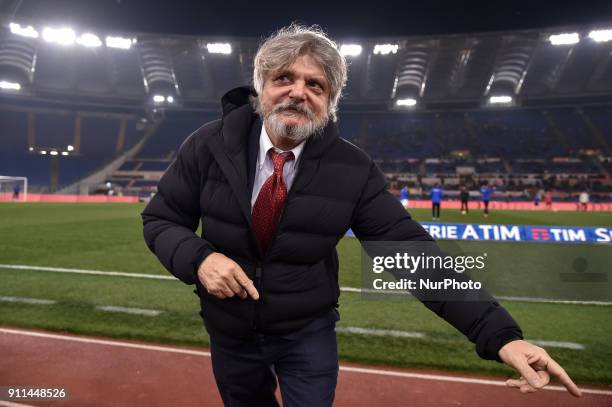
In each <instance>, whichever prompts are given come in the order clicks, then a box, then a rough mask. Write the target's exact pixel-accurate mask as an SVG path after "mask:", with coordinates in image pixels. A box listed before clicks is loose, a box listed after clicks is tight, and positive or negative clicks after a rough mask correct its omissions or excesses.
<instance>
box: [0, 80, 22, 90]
mask: <svg viewBox="0 0 612 407" xmlns="http://www.w3.org/2000/svg"><path fill="white" fill-rule="evenodd" d="M0 89H2V90H17V91H18V90H20V89H21V84H19V83H17V82H9V81H0Z"/></svg>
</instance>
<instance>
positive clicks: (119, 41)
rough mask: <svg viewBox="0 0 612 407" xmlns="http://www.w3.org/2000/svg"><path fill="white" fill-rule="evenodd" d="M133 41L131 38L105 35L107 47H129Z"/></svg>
mask: <svg viewBox="0 0 612 407" xmlns="http://www.w3.org/2000/svg"><path fill="white" fill-rule="evenodd" d="M133 43H134V41H133V40H132V39H131V38H123V37H111V36H108V37H106V46H107V47H109V48H119V49H130V48H131V47H132V44H133Z"/></svg>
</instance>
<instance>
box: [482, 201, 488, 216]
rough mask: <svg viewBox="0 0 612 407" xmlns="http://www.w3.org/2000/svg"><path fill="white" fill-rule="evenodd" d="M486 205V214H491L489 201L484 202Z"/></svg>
mask: <svg viewBox="0 0 612 407" xmlns="http://www.w3.org/2000/svg"><path fill="white" fill-rule="evenodd" d="M482 203H484V213H487V214H488V213H489V201H482Z"/></svg>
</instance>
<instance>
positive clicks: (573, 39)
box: [548, 33, 580, 45]
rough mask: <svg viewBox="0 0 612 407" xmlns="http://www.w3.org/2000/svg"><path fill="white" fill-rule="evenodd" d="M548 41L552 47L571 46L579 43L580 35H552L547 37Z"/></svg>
mask: <svg viewBox="0 0 612 407" xmlns="http://www.w3.org/2000/svg"><path fill="white" fill-rule="evenodd" d="M548 41H550V43H551V44H552V45H573V44H577V43H578V42H580V35H579V34H578V33H562V34H553V35H551V36H549V37H548Z"/></svg>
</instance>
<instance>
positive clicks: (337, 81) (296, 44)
mask: <svg viewBox="0 0 612 407" xmlns="http://www.w3.org/2000/svg"><path fill="white" fill-rule="evenodd" d="M305 54H308V55H310V56H311V57H313V58H314V59H315V60H316V61H317V62H318V63H319V64H320V65H321V67H322V68H323V70H324V71H325V76H326V78H327V81H328V82H329V85H330V92H329V118H331V119H332V120H333V121H336V120H337V116H336V112H337V110H338V101H339V100H340V96H341V95H342V88H343V87H344V85H345V84H346V76H347V73H346V72H347V68H346V60H345V59H344V56H342V54H341V53H340V51H339V50H338V46H337V45H336V43H335V42H334V41H332V40H331V39H330V38H329V37H328V36H327V35H326V34H325V33H324V32H323V30H321V28H320V27H318V26H315V25H313V26H310V27H306V26H303V25H300V24H296V23H293V24H291V25H290V26H288V27H284V28H281V29H280V30H278V31H277V32H275V33H274V34H272V35H271V36H270V37H268V38H267V39H266V40H265V41H264V42H263V43H262V44H261V46H260V47H259V49H258V50H257V55H255V62H254V66H255V69H254V71H253V85H254V86H255V90H256V91H257V93H258V94H259V95H261V92H262V90H263V85H264V82H265V80H266V77H267V76H268V75H269V74H270V73H272V72H276V71H279V70H281V69H283V68H286V67H288V66H290V65H291V64H293V62H295V60H296V59H297V58H298V57H299V56H301V55H305Z"/></svg>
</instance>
